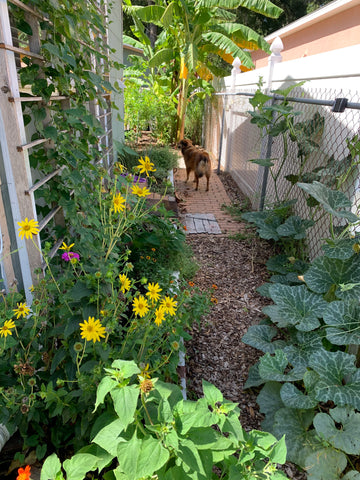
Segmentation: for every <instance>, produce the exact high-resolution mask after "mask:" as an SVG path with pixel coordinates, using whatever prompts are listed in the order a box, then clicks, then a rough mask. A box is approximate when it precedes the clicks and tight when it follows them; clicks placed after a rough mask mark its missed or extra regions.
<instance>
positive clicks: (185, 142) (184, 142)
mask: <svg viewBox="0 0 360 480" xmlns="http://www.w3.org/2000/svg"><path fill="white" fill-rule="evenodd" d="M192 144H193V143H192V141H191V140H189V139H188V138H184V139H183V140H180V142H179V143H178V148H180V149H181V150H184V149H185V148H188V147H191V146H192Z"/></svg>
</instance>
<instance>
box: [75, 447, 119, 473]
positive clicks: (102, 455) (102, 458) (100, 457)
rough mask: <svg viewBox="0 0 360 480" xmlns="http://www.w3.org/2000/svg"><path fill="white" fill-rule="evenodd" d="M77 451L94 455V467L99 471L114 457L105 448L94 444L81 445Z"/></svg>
mask: <svg viewBox="0 0 360 480" xmlns="http://www.w3.org/2000/svg"><path fill="white" fill-rule="evenodd" d="M77 453H88V454H91V455H94V456H95V457H96V468H97V469H98V470H99V471H101V470H102V469H103V468H105V467H106V466H108V465H109V464H110V462H111V461H112V460H113V458H114V457H113V455H110V454H109V453H108V452H107V451H106V450H104V449H103V448H101V447H99V446H98V445H94V444H91V445H86V446H85V447H82V448H81V449H80V450H79V451H78V452H77Z"/></svg>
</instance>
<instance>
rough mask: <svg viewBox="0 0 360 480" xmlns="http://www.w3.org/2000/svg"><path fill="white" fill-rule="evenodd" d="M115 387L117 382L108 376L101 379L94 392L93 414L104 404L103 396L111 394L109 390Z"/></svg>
mask: <svg viewBox="0 0 360 480" xmlns="http://www.w3.org/2000/svg"><path fill="white" fill-rule="evenodd" d="M116 386H117V382H116V381H115V380H114V379H112V378H111V377H109V376H108V375H106V376H105V377H103V378H102V379H101V382H100V383H99V385H98V388H97V390H96V402H95V407H94V410H93V413H94V412H95V411H96V409H97V407H98V406H99V405H100V404H102V403H103V402H104V398H105V396H106V395H107V394H108V393H109V392H111V390H113V389H114V388H116Z"/></svg>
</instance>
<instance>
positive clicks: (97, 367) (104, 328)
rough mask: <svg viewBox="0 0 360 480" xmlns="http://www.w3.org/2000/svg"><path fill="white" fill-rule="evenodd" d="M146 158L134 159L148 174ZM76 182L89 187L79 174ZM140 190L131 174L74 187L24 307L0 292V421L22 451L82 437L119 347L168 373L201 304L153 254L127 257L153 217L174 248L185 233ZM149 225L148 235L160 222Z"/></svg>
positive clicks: (30, 225)
mask: <svg viewBox="0 0 360 480" xmlns="http://www.w3.org/2000/svg"><path fill="white" fill-rule="evenodd" d="M151 165H152V164H151V162H150V164H147V163H146V162H144V163H143V164H140V167H141V168H143V169H144V170H145V172H144V173H148V171H152V166H151ZM115 170H119V171H121V169H120V166H117V167H116V169H115ZM103 173H104V172H103ZM83 188H84V192H87V191H88V188H87V186H86V185H85V182H84V184H83ZM149 193H150V190H149V189H148V188H147V187H142V188H141V187H140V185H139V183H136V182H135V183H134V181H133V177H131V176H130V175H128V176H127V177H125V178H124V177H122V176H121V175H120V174H115V177H114V178H111V177H108V176H106V175H105V173H104V177H102V178H100V179H99V180H98V182H97V184H93V192H92V194H91V195H87V196H85V195H83V192H82V191H81V190H80V189H78V190H77V191H76V192H74V196H75V198H74V200H73V201H71V202H69V204H68V205H64V208H65V209H68V210H69V211H68V214H69V216H70V215H72V218H73V222H72V225H73V229H74V236H73V237H71V238H70V240H66V241H67V244H66V243H63V244H62V246H61V250H60V252H61V253H59V254H58V255H56V256H55V257H54V258H53V259H52V260H51V259H50V258H49V256H48V254H49V251H50V250H51V247H52V244H50V242H48V243H47V244H46V245H45V249H44V251H43V254H44V260H45V263H46V265H47V269H46V273H45V277H44V278H42V272H41V271H39V272H38V274H39V278H38V283H37V285H35V286H34V287H33V292H32V295H33V302H32V305H31V307H30V306H28V305H26V303H25V301H24V300H23V296H22V295H21V294H20V293H15V292H14V293H12V294H9V295H6V296H4V295H3V302H2V303H1V304H0V308H1V318H3V319H4V322H2V326H1V327H0V336H1V345H0V346H1V350H0V376H1V379H2V384H1V385H2V386H1V397H0V422H1V423H3V424H5V425H6V426H7V428H8V429H9V431H10V432H11V433H12V432H13V431H14V430H15V428H16V427H17V428H18V429H19V431H20V433H21V435H22V436H23V438H24V449H27V448H34V447H36V454H37V456H38V458H42V457H43V456H44V455H45V453H46V449H47V445H49V446H51V448H54V449H62V448H64V447H65V446H66V445H68V446H69V447H74V445H76V446H79V445H83V444H84V443H85V442H86V441H88V438H89V434H90V430H91V428H92V426H93V425H94V422H95V421H96V418H97V416H98V415H97V414H93V413H92V411H91V409H90V405H92V403H93V402H94V399H95V393H96V387H97V385H98V383H99V382H100V380H101V374H102V369H103V368H104V367H108V366H109V365H110V364H111V363H112V362H113V360H114V359H115V358H118V356H119V355H121V356H122V358H124V359H129V360H130V359H134V360H136V361H137V363H139V364H141V365H142V368H143V369H144V371H146V372H147V373H148V374H151V373H153V372H157V374H158V375H159V376H161V377H162V378H163V379H168V380H169V379H172V380H176V379H177V374H176V368H177V363H178V352H179V349H180V348H181V341H180V338H181V337H183V338H189V335H188V334H187V331H186V330H187V328H188V327H189V326H190V325H191V323H192V322H193V320H194V319H196V318H200V315H201V314H202V313H204V312H205V311H206V309H207V308H208V305H209V303H210V298H209V295H207V294H206V293H204V294H200V292H199V291H197V290H196V289H192V290H191V291H190V290H189V288H188V285H187V284H186V283H184V282H182V281H181V279H180V280H179V281H175V280H176V279H175V278H174V276H173V273H174V272H173V271H171V272H169V271H168V270H167V268H171V265H170V264H169V263H168V264H167V265H165V264H162V259H161V258H158V262H157V264H158V268H157V269H154V270H152V271H148V272H144V271H142V272H141V271H139V269H138V268H136V263H135V261H132V251H131V248H132V245H133V243H135V239H136V238H137V237H139V231H141V229H142V228H143V225H144V224H145V223H146V224H147V225H149V224H150V223H151V219H152V218H157V220H158V221H161V222H162V226H163V228H165V226H166V229H167V232H168V233H169V235H170V236H171V233H170V232H173V233H174V237H176V241H177V242H178V248H180V246H181V242H183V241H184V237H183V236H178V235H177V234H176V232H177V230H176V229H175V228H174V224H173V222H172V221H170V219H169V218H168V217H163V216H162V214H161V210H160V209H158V207H157V206H156V205H155V206H150V207H149V206H147V203H146V197H147V195H148V194H149ZM160 201H161V200H160ZM74 205H75V206H76V208H75V211H74V212H71V209H72V208H73V206H74ZM155 214H156V215H155ZM153 227H154V231H153V234H154V236H155V237H156V228H159V227H158V226H157V225H156V224H155V223H154V224H153ZM19 234H20V235H21V236H25V235H26V238H27V239H28V241H31V238H32V236H33V235H37V234H38V225H37V222H35V221H34V220H30V221H29V220H27V219H26V220H24V221H23V222H21V225H20V230H19ZM171 240H172V239H169V242H171ZM34 243H35V242H34ZM162 246H163V247H164V248H165V246H166V241H165V239H164V238H163V243H162ZM149 253H150V254H151V255H153V254H154V253H153V252H152V251H151V249H149ZM145 273H147V274H148V277H147V278H146V277H145ZM99 413H100V412H99Z"/></svg>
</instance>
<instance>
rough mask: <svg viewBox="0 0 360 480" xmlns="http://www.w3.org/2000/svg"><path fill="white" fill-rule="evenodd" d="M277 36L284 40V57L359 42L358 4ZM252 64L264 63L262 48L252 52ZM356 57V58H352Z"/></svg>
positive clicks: (295, 56)
mask: <svg viewBox="0 0 360 480" xmlns="http://www.w3.org/2000/svg"><path fill="white" fill-rule="evenodd" d="M279 34H280V38H281V40H282V42H283V44H284V50H283V51H282V52H281V54H282V57H283V61H284V62H286V61H288V60H294V59H296V58H302V57H306V56H310V55H317V54H319V53H324V52H329V51H331V50H336V49H341V48H345V47H349V46H352V45H358V44H360V5H356V6H353V7H352V8H349V9H347V10H343V11H341V12H339V13H338V14H336V15H332V16H331V17H327V18H324V19H321V18H320V19H319V20H318V21H317V22H316V23H312V24H311V25H308V26H306V24H305V23H304V25H303V27H302V28H301V27H298V28H297V29H296V31H294V32H291V31H288V32H287V33H284V34H282V35H281V30H280V31H279ZM252 59H253V62H254V64H255V68H256V69H257V68H261V67H264V66H266V65H267V61H268V55H267V54H266V53H265V52H263V51H262V50H258V51H255V52H253V53H252ZM354 61H358V59H354Z"/></svg>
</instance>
